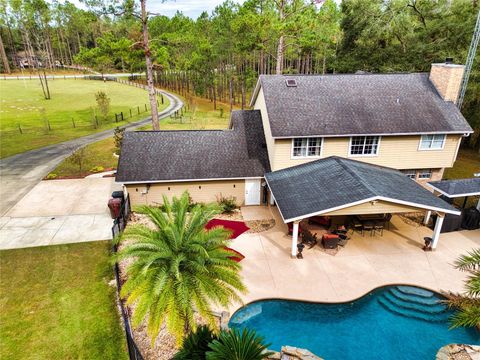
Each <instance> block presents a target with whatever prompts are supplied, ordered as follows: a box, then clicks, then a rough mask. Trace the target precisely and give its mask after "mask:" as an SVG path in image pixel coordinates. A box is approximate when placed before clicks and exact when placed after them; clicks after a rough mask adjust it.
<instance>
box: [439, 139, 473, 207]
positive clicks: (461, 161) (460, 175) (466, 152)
mask: <svg viewBox="0 0 480 360" xmlns="http://www.w3.org/2000/svg"><path fill="white" fill-rule="evenodd" d="M476 173H480V154H479V153H478V150H472V149H463V148H460V150H459V152H458V156H457V160H456V161H455V164H453V167H451V168H448V169H445V173H444V174H443V179H444V180H447V179H468V178H472V177H473V174H476ZM463 200H464V198H457V199H455V204H457V205H459V206H462V205H463ZM477 201H478V196H470V197H469V198H468V202H467V204H466V207H467V208H468V207H470V206H475V205H476V204H477Z"/></svg>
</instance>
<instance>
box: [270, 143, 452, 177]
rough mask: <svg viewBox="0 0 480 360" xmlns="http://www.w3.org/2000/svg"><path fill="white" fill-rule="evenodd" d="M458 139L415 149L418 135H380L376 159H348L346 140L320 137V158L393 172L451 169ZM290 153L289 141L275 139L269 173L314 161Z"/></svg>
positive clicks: (417, 144) (373, 157) (355, 157)
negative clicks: (440, 146) (434, 147)
mask: <svg viewBox="0 0 480 360" xmlns="http://www.w3.org/2000/svg"><path fill="white" fill-rule="evenodd" d="M460 140H461V136H460V135H447V138H446V140H445V147H444V148H443V149H442V150H418V147H419V144H420V135H416V136H382V137H381V139H380V148H379V152H378V155H377V156H352V157H349V155H348V152H349V146H350V138H346V137H345V138H324V139H323V149H322V156H321V157H322V158H325V157H328V156H332V155H337V156H342V157H348V158H351V159H354V160H359V161H364V162H367V163H370V164H376V165H382V166H388V167H392V168H395V169H440V168H445V167H451V166H453V163H454V162H455V157H456V154H457V147H458V144H459V143H460ZM291 153H292V140H291V139H276V140H275V150H274V153H273V162H272V170H280V169H284V168H287V167H291V166H295V165H299V164H302V163H305V162H309V161H313V160H316V159H318V158H307V159H292V154H291Z"/></svg>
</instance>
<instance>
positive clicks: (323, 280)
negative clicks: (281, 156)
mask: <svg viewBox="0 0 480 360" xmlns="http://www.w3.org/2000/svg"><path fill="white" fill-rule="evenodd" d="M242 212H243V211H242ZM261 212H262V216H263V213H264V209H262V210H261ZM251 213H252V211H251V210H250V211H249V215H250V216H252V214H251ZM271 213H272V216H273V217H274V218H275V220H276V225H275V227H274V228H272V229H270V230H268V231H266V232H262V233H245V234H242V235H241V236H239V237H238V238H236V239H235V240H234V241H233V242H232V244H231V247H232V248H233V249H235V250H237V251H239V252H241V253H242V254H243V255H245V259H244V260H242V262H241V265H242V276H243V279H244V282H245V284H246V286H247V288H248V290H249V293H248V294H247V295H245V296H243V301H244V303H248V302H251V301H255V300H260V299H266V298H283V299H296V300H305V301H317V302H343V301H350V300H354V299H356V298H358V297H361V296H362V295H364V294H365V293H367V292H369V291H371V290H372V289H374V288H377V287H380V286H383V285H388V284H408V285H417V286H421V287H425V288H428V289H431V290H434V291H441V290H450V291H462V288H463V280H464V279H465V277H466V275H465V273H462V272H460V271H458V270H456V269H454V268H453V266H452V265H451V264H452V263H453V262H454V260H455V259H456V258H457V257H458V256H459V255H460V254H464V253H465V252H466V251H469V250H471V249H472V248H474V247H480V230H474V231H460V232H451V233H445V234H442V235H441V237H440V241H439V245H438V247H437V249H436V250H435V251H433V252H424V251H423V250H422V246H423V243H424V242H423V237H424V236H431V233H432V231H431V230H430V229H428V228H426V227H424V226H419V225H414V224H407V223H406V222H405V221H404V220H402V219H401V218H400V217H398V216H394V217H393V219H392V223H391V225H390V230H385V232H384V234H383V236H380V235H378V234H377V235H376V236H374V237H371V236H370V235H368V234H365V236H362V235H361V234H358V233H355V234H354V235H353V236H352V238H351V239H350V240H349V242H348V244H347V245H346V246H345V248H342V249H341V250H340V251H339V252H338V253H337V254H336V255H335V256H332V255H329V254H327V253H325V252H324V251H322V250H321V249H320V248H319V245H316V246H315V247H314V248H312V249H307V248H306V249H305V250H304V251H303V256H304V259H303V260H299V259H292V258H291V257H290V248H291V237H290V236H288V235H287V226H286V225H285V224H284V223H283V221H282V219H281V217H280V214H279V213H278V210H277V209H276V208H275V207H272V208H271ZM240 306H241V304H236V305H234V306H233V307H231V308H230V309H229V311H230V313H233V311H235V310H236V309H238V308H239V307H240Z"/></svg>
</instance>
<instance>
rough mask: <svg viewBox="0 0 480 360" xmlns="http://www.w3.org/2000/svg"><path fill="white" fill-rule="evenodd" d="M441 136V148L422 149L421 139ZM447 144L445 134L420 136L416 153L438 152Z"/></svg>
mask: <svg viewBox="0 0 480 360" xmlns="http://www.w3.org/2000/svg"><path fill="white" fill-rule="evenodd" d="M440 135H443V136H444V138H443V143H442V147H441V148H422V139H423V137H424V136H440ZM446 142H447V134H428V135H420V142H419V143H418V151H440V150H443V149H444V148H445V143H446Z"/></svg>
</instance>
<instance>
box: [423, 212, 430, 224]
mask: <svg viewBox="0 0 480 360" xmlns="http://www.w3.org/2000/svg"><path fill="white" fill-rule="evenodd" d="M430 216H432V212H431V211H430V210H428V211H427V212H426V213H425V217H424V218H423V223H424V224H425V225H428V222H429V221H430Z"/></svg>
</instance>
